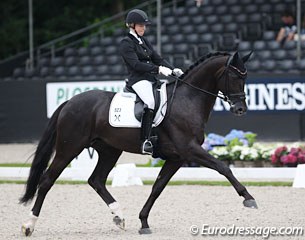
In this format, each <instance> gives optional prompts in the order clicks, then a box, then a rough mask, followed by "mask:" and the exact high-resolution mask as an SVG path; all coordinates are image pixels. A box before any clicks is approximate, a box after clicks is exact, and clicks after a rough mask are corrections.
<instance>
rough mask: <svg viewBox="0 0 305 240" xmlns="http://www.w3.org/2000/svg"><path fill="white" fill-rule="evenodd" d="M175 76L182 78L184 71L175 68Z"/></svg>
mask: <svg viewBox="0 0 305 240" xmlns="http://www.w3.org/2000/svg"><path fill="white" fill-rule="evenodd" d="M173 74H174V75H175V76H177V77H180V76H181V75H182V74H183V71H182V70H181V69H180V68H174V70H173Z"/></svg>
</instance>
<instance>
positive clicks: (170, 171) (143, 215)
mask: <svg viewBox="0 0 305 240" xmlns="http://www.w3.org/2000/svg"><path fill="white" fill-rule="evenodd" d="M182 164H183V161H170V160H167V161H165V163H164V165H163V167H162V169H161V171H160V173H159V175H158V177H157V179H156V181H155V183H154V185H153V187H152V191H151V194H150V195H149V197H148V199H147V201H146V203H145V205H144V207H143V208H142V210H141V212H140V214H139V218H140V220H141V229H140V230H139V233H140V234H150V233H151V230H150V228H149V225H148V222H147V218H148V215H149V212H150V210H151V208H152V206H153V204H154V203H155V201H156V200H157V198H158V197H159V196H160V194H161V192H162V191H163V189H164V188H165V186H166V185H167V183H168V182H169V180H170V179H171V177H172V176H173V175H174V174H175V173H176V172H177V171H178V169H179V168H180V167H181V166H182Z"/></svg>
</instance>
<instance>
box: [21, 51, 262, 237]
mask: <svg viewBox="0 0 305 240" xmlns="http://www.w3.org/2000/svg"><path fill="white" fill-rule="evenodd" d="M249 56H250V54H248V55H246V56H244V57H243V58H241V57H240V56H239V54H238V53H235V54H234V55H233V56H231V55H230V54H228V53H219V52H218V53H213V54H208V55H207V56H205V57H202V58H201V59H199V60H198V61H197V62H196V63H194V64H193V65H192V66H191V67H190V68H189V69H188V70H187V71H186V72H185V74H184V75H183V76H182V77H181V78H180V79H179V81H178V80H177V81H178V84H169V85H168V87H167V93H168V99H172V102H171V104H169V105H170V106H169V109H168V113H167V114H166V116H165V118H164V120H163V122H162V123H161V124H160V125H159V126H158V127H157V128H156V132H157V135H158V152H159V154H160V155H161V156H162V157H163V158H164V159H166V161H165V164H164V166H163V167H162V169H161V171H160V173H159V175H158V177H157V179H156V182H155V183H154V185H153V188H152V192H151V194H150V196H149V198H148V200H147V202H146V203H145V205H144V207H143V209H142V210H141V212H140V215H139V218H140V220H141V225H142V226H141V229H140V231H139V232H140V233H150V228H149V225H148V223H147V218H148V215H149V212H150V210H151V208H152V206H153V204H154V202H155V201H156V199H157V198H158V197H159V195H160V194H161V192H162V190H163V189H164V188H165V186H166V185H167V183H168V182H169V180H170V179H171V177H172V176H173V175H174V174H175V173H176V172H177V170H178V169H179V168H180V167H181V166H182V165H183V164H184V163H185V162H189V161H192V162H196V163H198V164H200V165H201V166H204V167H208V168H211V169H214V170H216V171H218V172H219V173H220V174H222V175H224V176H225V177H226V178H227V179H228V180H229V181H230V183H231V184H232V185H233V187H234V188H235V190H236V191H237V193H238V194H239V195H240V196H242V197H244V201H243V203H244V206H246V207H250V208H257V205H256V202H255V200H254V198H253V197H252V196H251V195H250V194H249V193H248V191H247V190H246V188H245V187H244V186H243V185H242V184H241V183H240V182H239V181H238V180H237V179H236V178H235V177H234V176H233V174H232V172H231V170H230V168H229V167H227V166H226V165H225V164H224V163H223V162H221V161H219V160H217V159H215V158H214V157H213V156H211V155H210V154H209V153H208V152H207V151H205V150H204V149H203V148H202V147H201V144H202V143H203V141H204V129H205V125H206V123H207V121H208V119H209V116H210V113H211V111H212V108H213V105H214V103H215V99H216V97H222V98H223V99H224V100H227V101H228V102H229V104H230V105H231V112H232V113H234V114H235V115H242V114H243V113H245V112H246V111H247V106H246V102H245V93H244V85H245V79H246V76H247V71H246V68H245V66H244V62H246V61H247V60H248V58H249ZM219 91H220V92H222V93H223V96H221V95H218V92H219ZM113 96H114V93H113V92H106V91H100V90H94V91H88V92H85V93H82V94H79V95H77V96H75V97H73V98H72V99H70V100H69V101H67V102H65V103H63V104H62V105H61V106H59V107H58V109H57V110H56V111H55V112H54V114H53V116H52V117H51V119H50V121H49V124H48V126H47V129H46V130H45V132H44V134H43V136H42V139H41V140H40V142H39V144H38V147H37V149H36V152H35V156H34V160H33V163H32V166H31V170H30V175H29V177H28V180H27V184H26V191H25V193H24V195H23V197H22V198H21V199H20V202H21V203H27V202H28V201H30V200H31V199H33V197H34V196H35V193H36V191H37V190H38V194H37V198H36V201H35V204H34V207H33V209H32V212H31V217H30V219H29V220H28V221H27V222H26V223H24V224H23V226H22V230H23V232H24V234H25V235H26V236H29V235H31V234H32V232H33V231H34V225H35V222H36V220H37V219H38V215H39V213H40V210H41V207H42V204H43V201H44V199H45V197H46V194H47V193H48V191H49V190H50V188H51V187H52V185H53V184H54V182H55V181H56V179H57V178H58V177H59V175H60V174H61V172H62V171H63V170H64V169H65V168H66V167H67V166H68V164H69V163H70V162H71V161H72V160H73V159H74V158H75V157H76V156H77V155H78V154H79V153H80V152H81V151H82V150H83V149H84V148H88V147H92V148H94V149H95V150H96V151H97V152H98V155H99V159H98V163H97V166H96V167H95V169H94V171H93V173H92V175H91V176H90V178H89V179H88V183H89V185H90V186H91V187H92V188H93V189H94V190H95V191H96V192H97V193H98V194H99V195H100V196H101V198H102V199H103V200H104V201H105V203H106V204H107V205H108V206H109V208H110V209H111V211H112V213H113V214H114V219H113V220H114V222H115V224H116V225H118V226H119V227H121V228H124V224H125V222H124V217H123V214H122V211H121V209H120V206H119V204H118V203H117V202H116V200H115V199H114V198H113V197H112V196H111V194H110V193H109V192H108V190H107V189H106V187H105V183H106V179H107V177H108V174H109V172H110V171H111V169H112V168H113V167H114V166H115V164H116V162H117V160H118V158H119V157H120V155H121V153H122V152H123V151H127V152H131V153H140V129H135V128H114V127H111V126H110V125H109V121H108V112H109V105H110V102H111V100H112V98H113ZM54 151H55V156H54V159H53V161H52V163H51V165H50V166H49V167H48V168H47V166H48V163H49V161H50V158H51V155H52V154H53V152H54Z"/></svg>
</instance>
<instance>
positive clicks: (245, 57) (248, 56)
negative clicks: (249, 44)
mask: <svg viewBox="0 0 305 240" xmlns="http://www.w3.org/2000/svg"><path fill="white" fill-rule="evenodd" d="M252 53H253V51H251V52H249V53H248V54H247V55H245V56H243V57H242V60H243V62H244V63H245V62H247V61H248V60H249V58H250V56H251V55H252Z"/></svg>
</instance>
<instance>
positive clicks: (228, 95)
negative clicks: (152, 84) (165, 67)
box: [172, 56, 247, 105]
mask: <svg viewBox="0 0 305 240" xmlns="http://www.w3.org/2000/svg"><path fill="white" fill-rule="evenodd" d="M231 58H232V56H230V57H229V58H228V60H227V63H226V65H225V67H224V69H223V70H222V69H221V70H222V71H221V73H220V74H219V77H217V79H218V81H221V80H222V78H225V92H222V94H219V93H217V94H215V93H212V92H209V91H207V90H205V89H202V88H199V87H196V86H194V85H192V84H190V83H188V82H186V81H183V79H182V78H180V77H175V76H172V77H174V78H175V79H176V82H175V87H174V91H173V95H174V92H175V89H176V87H177V82H181V83H183V84H185V85H187V86H189V87H191V88H193V89H195V90H197V91H199V92H202V93H205V94H208V95H211V96H213V97H216V98H220V99H222V100H223V101H225V102H228V103H229V104H230V105H232V104H234V102H236V101H234V102H233V101H232V99H238V100H240V101H244V100H245V99H246V95H245V93H244V92H239V93H229V74H230V73H231V72H233V71H234V72H233V73H234V74H237V75H238V76H239V77H240V78H245V77H246V75H247V70H245V71H241V70H240V69H238V68H237V67H234V66H232V65H230V62H231ZM173 95H172V96H173Z"/></svg>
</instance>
